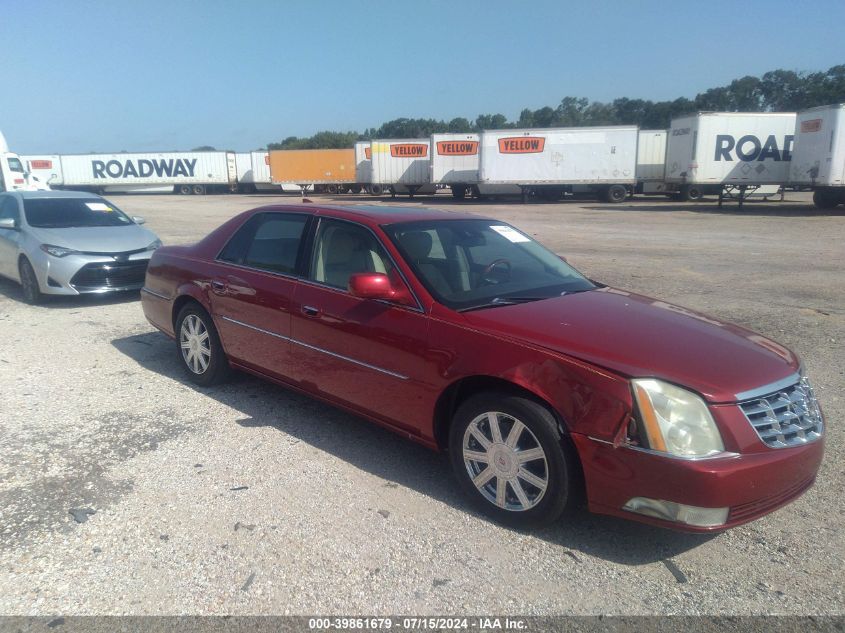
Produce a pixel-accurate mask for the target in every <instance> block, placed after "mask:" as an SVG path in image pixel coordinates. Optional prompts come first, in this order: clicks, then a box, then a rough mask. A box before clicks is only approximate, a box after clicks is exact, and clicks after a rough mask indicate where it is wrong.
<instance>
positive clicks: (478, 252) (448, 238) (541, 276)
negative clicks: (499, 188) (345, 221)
mask: <svg viewBox="0 0 845 633" xmlns="http://www.w3.org/2000/svg"><path fill="white" fill-rule="evenodd" d="M384 229H385V231H386V232H387V234H388V235H389V236H390V238H391V239H392V240H393V242H394V244H396V247H397V248H398V249H399V251H400V252H401V253H402V255H403V257H404V258H405V261H407V262H408V264H409V265H410V266H411V268H412V269H413V270H414V272H415V273H416V275H417V277H418V278H419V280H420V281H421V282H422V283H423V285H425V287H426V288H427V289H428V290H429V292H431V293H432V295H433V296H434V297H435V298H436V299H437V300H438V301H440V302H441V303H443V304H444V305H446V306H448V307H450V308H452V309H454V310H467V309H472V308H476V307H482V306H487V305H490V306H491V307H492V306H494V305H507V304H508V303H511V302H518V301H532V300H538V299H546V298H549V297H555V296H560V295H562V294H568V293H572V292H582V291H584V290H592V289H593V288H596V285H595V284H593V283H592V282H590V281H589V280H588V279H586V278H585V277H584V276H583V275H581V274H580V273H579V272H578V271H576V270H575V269H574V268H572V267H571V266H569V265H568V264H567V263H566V262H564V261H562V260H561V259H560V258H559V257H558V256H557V255H555V254H554V253H552V252H551V251H549V250H547V249H546V248H545V247H543V246H541V245H540V244H539V243H537V242H535V241H534V240H532V239H531V238H530V237H528V236H527V235H525V234H524V233H522V232H521V231H518V230H517V229H515V228H513V227H512V226H509V225H507V224H503V223H502V222H496V221H494V220H435V221H424V222H407V223H402V224H394V225H390V226H386V227H384Z"/></svg>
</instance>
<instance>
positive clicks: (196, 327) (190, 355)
mask: <svg viewBox="0 0 845 633" xmlns="http://www.w3.org/2000/svg"><path fill="white" fill-rule="evenodd" d="M179 346H180V347H181V348H182V359H183V360H184V361H185V364H186V365H187V366H188V369H190V370H191V371H192V372H194V373H195V374H204V373H205V370H206V369H208V364H209V362H210V361H211V339H209V337H208V330H207V329H206V327H205V324H204V323H203V322H202V319H200V318H199V317H198V316H197V315H196V314H189V315H188V316H186V317H185V319H184V320H183V321H182V328H181V330H180V331H179Z"/></svg>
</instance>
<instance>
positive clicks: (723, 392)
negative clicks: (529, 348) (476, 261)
mask: <svg viewBox="0 0 845 633" xmlns="http://www.w3.org/2000/svg"><path fill="white" fill-rule="evenodd" d="M463 316H464V317H465V318H466V321H467V322H468V323H469V324H470V325H471V326H473V327H475V328H478V329H482V330H485V331H488V332H492V333H495V334H496V335H499V336H506V337H509V338H517V339H520V340H523V341H526V342H528V343H531V344H534V345H538V346H542V347H545V348H548V349H551V350H554V351H556V352H559V353H562V354H565V355H567V356H572V357H575V358H579V359H581V360H584V361H587V362H590V363H592V364H595V365H598V366H600V367H604V368H606V369H610V370H612V371H614V372H616V373H620V374H623V375H624V376H626V377H655V378H660V379H663V380H666V381H669V382H673V383H676V384H679V385H683V386H686V387H688V388H690V389H693V390H695V391H697V392H699V393H700V394H702V395H703V396H704V397H705V398H707V399H708V400H710V401H711V402H732V401H735V400H736V394H740V393H742V392H745V391H750V390H752V389H757V388H759V387H763V386H765V385H768V384H770V383H773V382H776V381H778V380H783V379H784V378H786V377H788V376H790V375H791V374H794V373H795V372H796V371H798V369H799V360H798V358H797V357H796V356H795V354H793V353H792V352H791V351H790V350H788V349H787V348H785V347H783V346H782V345H780V344H779V343H776V342H775V341H772V340H770V339H767V338H765V337H763V336H761V335H759V334H755V333H754V332H751V331H749V330H746V329H744V328H741V327H739V326H736V325H732V324H730V323H725V322H723V321H719V320H718V319H714V318H713V317H709V316H705V315H703V314H700V313H697V312H693V311H692V310H688V309H686V308H681V307H679V306H675V305H672V304H669V303H666V302H664V301H659V300H656V299H651V298H649V297H644V296H642V295H636V294H632V293H628V292H625V291H622V290H616V289H614V288H601V289H598V290H592V291H588V292H582V293H577V294H571V295H565V296H562V297H554V298H551V299H545V300H543V301H534V302H530V303H522V304H518V305H511V306H502V307H497V308H490V309H485V310H478V311H472V312H467V313H465V314H464V315H463Z"/></svg>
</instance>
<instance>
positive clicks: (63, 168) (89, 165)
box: [30, 152, 238, 194]
mask: <svg viewBox="0 0 845 633" xmlns="http://www.w3.org/2000/svg"><path fill="white" fill-rule="evenodd" d="M30 158H33V159H39V158H40V157H30ZM59 165H60V171H58V172H57V173H60V174H61V180H62V182H61V185H56V188H61V189H79V190H84V191H96V192H135V191H148V192H149V191H173V192H174V193H182V194H204V193H211V192H214V191H234V190H236V189H237V185H238V174H237V163H236V158H235V154H234V152H167V153H142V154H140V153H139V154H135V153H132V154H129V153H127V154H64V155H61V156H59ZM51 173H53V172H51Z"/></svg>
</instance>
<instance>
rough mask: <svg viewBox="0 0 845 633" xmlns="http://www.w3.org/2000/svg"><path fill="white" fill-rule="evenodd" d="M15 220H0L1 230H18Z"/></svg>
mask: <svg viewBox="0 0 845 633" xmlns="http://www.w3.org/2000/svg"><path fill="white" fill-rule="evenodd" d="M16 228H18V227H17V226H15V219H14V218H0V229H12V230H14V229H16Z"/></svg>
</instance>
